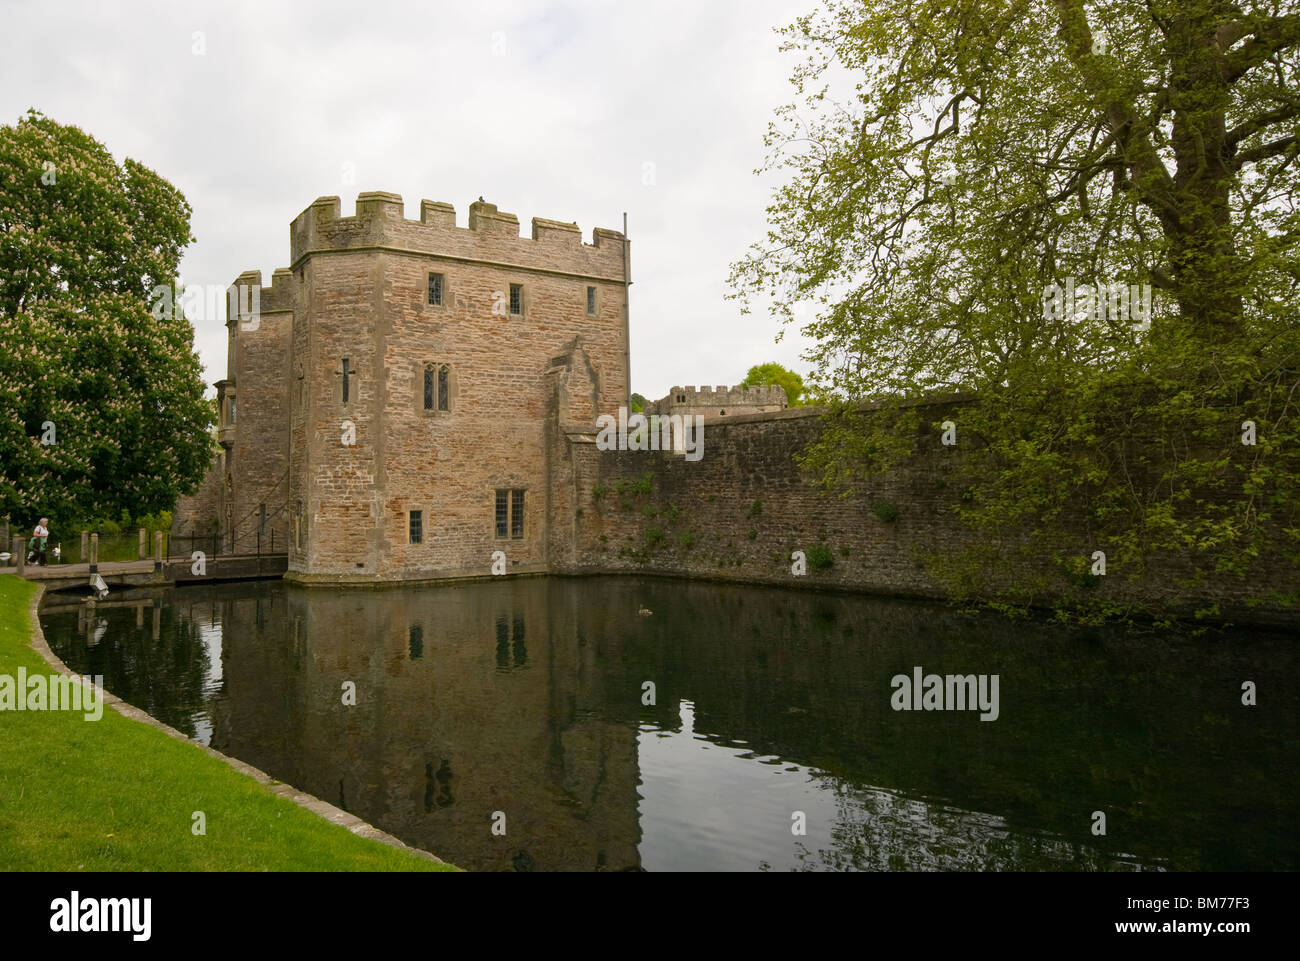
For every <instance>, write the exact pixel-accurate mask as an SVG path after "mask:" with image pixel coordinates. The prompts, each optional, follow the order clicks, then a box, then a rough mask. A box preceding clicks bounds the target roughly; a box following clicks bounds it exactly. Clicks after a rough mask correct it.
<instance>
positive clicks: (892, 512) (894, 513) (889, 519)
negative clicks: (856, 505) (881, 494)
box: [872, 501, 898, 524]
mask: <svg viewBox="0 0 1300 961" xmlns="http://www.w3.org/2000/svg"><path fill="white" fill-rule="evenodd" d="M872 509H873V510H874V511H875V513H876V516H877V517H878V518H880V519H881V520H882V521H884V522H885V523H886V524H891V523H893V522H894V521H896V520H898V505H896V504H893V503H891V502H889V501H876V504H875V507H874V508H872Z"/></svg>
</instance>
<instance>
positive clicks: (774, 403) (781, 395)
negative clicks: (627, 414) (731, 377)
mask: <svg viewBox="0 0 1300 961" xmlns="http://www.w3.org/2000/svg"><path fill="white" fill-rule="evenodd" d="M787 406H789V405H788V401H787V399H786V396H785V389H784V388H782V387H778V386H777V385H776V384H764V385H761V386H758V387H742V386H739V385H738V386H736V387H727V386H726V385H725V384H723V385H720V386H718V387H700V388H695V387H674V388H673V389H672V390H671V391H669V392H668V396H666V397H663V398H661V399H660V400H657V401H655V402H654V403H653V404H651V405H650V407H651V409H652V410H651V412H653V413H656V414H667V413H671V412H673V411H681V410H686V409H694V408H711V407H716V408H718V409H719V410H726V409H727V408H736V412H737V413H741V412H742V411H745V410H749V411H752V410H753V409H755V408H762V409H763V410H784V409H785V408H786V407H787Z"/></svg>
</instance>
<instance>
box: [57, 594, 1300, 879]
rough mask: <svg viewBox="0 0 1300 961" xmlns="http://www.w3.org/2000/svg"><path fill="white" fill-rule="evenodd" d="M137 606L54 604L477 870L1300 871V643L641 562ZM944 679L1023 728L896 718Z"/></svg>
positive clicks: (964, 717)
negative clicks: (707, 579)
mask: <svg viewBox="0 0 1300 961" xmlns="http://www.w3.org/2000/svg"><path fill="white" fill-rule="evenodd" d="M133 597H134V598H135V600H134V601H128V602H126V603H134V604H135V605H136V606H120V607H119V606H100V607H98V608H96V609H95V610H94V611H93V612H90V613H87V611H86V610H85V608H84V605H82V603H81V602H80V599H78V598H68V597H60V596H58V595H55V596H52V597H50V598H47V604H46V607H45V609H44V610H43V612H42V617H41V620H42V624H43V626H44V629H45V633H46V637H47V638H48V639H49V642H50V644H51V646H52V647H53V648H54V649H55V651H57V652H58V653H59V655H60V656H61V657H62V658H63V659H64V660H65V661H66V662H67V663H68V665H69V666H70V667H72V668H73V669H75V670H77V671H78V672H80V673H91V674H102V675H104V678H105V684H106V686H107V687H108V689H109V690H110V691H113V692H114V693H116V694H118V695H119V696H121V697H122V698H123V699H125V700H127V701H128V702H130V703H132V704H135V705H137V706H138V707H141V708H143V709H144V710H146V711H148V712H149V713H150V714H152V715H153V716H155V717H157V718H160V719H161V720H163V721H165V722H166V723H168V724H170V725H172V726H174V727H176V728H179V729H180V730H182V731H185V732H186V733H188V734H190V735H192V736H195V737H198V738H199V739H201V740H203V741H205V742H207V743H210V744H211V745H212V746H213V747H215V748H217V749H218V750H221V751H223V752H225V753H227V754H230V755H233V756H235V757H238V758H241V759H243V760H245V761H247V762H249V763H251V764H253V765H254V766H256V767H259V768H261V769H262V770H264V771H266V772H267V773H269V774H270V775H271V776H272V777H275V778H277V779H279V780H282V781H285V782H288V783H290V784H293V785H295V786H297V787H298V788H300V789H302V790H304V791H308V792H310V793H312V794H315V795H317V796H319V797H321V798H324V799H325V800H328V801H330V802H332V803H334V804H337V805H339V806H340V807H343V808H346V809H347V810H349V811H352V812H354V813H356V814H357V815H359V816H361V817H363V818H365V819H366V820H368V821H370V822H372V823H374V824H376V825H378V826H379V827H381V828H383V829H384V830H387V831H389V832H391V833H393V834H395V835H397V836H398V837H400V838H402V839H403V840H405V841H407V842H409V843H411V844H414V845H417V846H419V847H423V848H426V849H428V850H430V851H433V852H434V853H436V854H438V855H439V856H440V857H443V858H445V859H446V860H449V861H452V862H454V863H456V864H458V865H460V866H462V867H465V868H469V869H473V870H535V871H568V870H628V869H638V868H644V869H648V870H672V869H684V870H719V869H726V870H790V869H795V870H845V869H868V870H879V869H886V870H923V871H925V870H1075V869H1083V870H1166V869H1167V870H1194V871H1203V870H1210V871H1220V870H1242V869H1244V870H1275V869H1282V870H1295V869H1296V868H1297V867H1298V866H1300V839H1298V836H1297V827H1296V825H1297V818H1296V813H1297V806H1298V804H1297V800H1296V798H1297V793H1298V791H1297V789H1298V788H1300V771H1298V769H1297V765H1296V746H1297V743H1298V741H1300V738H1298V737H1297V734H1298V733H1300V730H1298V729H1300V710H1297V708H1298V707H1300V703H1298V697H1300V696H1298V695H1297V691H1296V688H1295V685H1294V683H1293V678H1294V677H1295V674H1296V668H1297V654H1296V645H1295V643H1294V640H1295V639H1294V637H1292V636H1284V635H1279V634H1269V635H1266V634H1260V633H1251V632H1244V631H1241V632H1228V633H1216V634H1212V635H1209V636H1203V637H1200V638H1190V637H1184V636H1177V635H1169V634H1154V635H1153V634H1141V635H1139V634H1130V633H1123V632H1112V631H1082V630H1070V629H1064V628H1060V627H1053V626H1044V625H1033V624H1023V623H1013V622H1008V621H1004V620H1001V619H998V618H994V617H988V616H980V617H975V616H967V615H961V614H958V613H955V612H952V611H950V610H948V609H946V608H944V607H941V606H933V605H922V604H913V603H906V602H899V601H888V600H880V599H874V598H864V597H849V596H835V595H817V594H811V593H801V592H793V591H780V590H771V589H763V588H752V587H731V586H719V585H714V584H699V583H690V582H684V581H683V582H675V581H665V580H640V579H634V578H593V579H523V580H510V581H493V582H483V583H475V584H469V585H465V586H458V587H444V588H408V589H393V590H383V591H346V590H319V589H317V590H307V589H302V588H294V587H289V586H286V585H283V584H279V583H268V582H261V583H253V584H230V585H212V586H205V587H187V588H182V589H175V590H168V591H158V592H155V593H153V594H137V595H133ZM642 608H645V609H648V610H649V611H651V612H652V613H651V614H650V615H648V616H639V615H638V610H640V609H642ZM918 665H919V666H921V667H922V668H923V669H924V672H925V673H926V674H929V673H932V672H933V673H937V674H963V675H964V674H976V675H979V674H985V675H994V674H996V675H998V678H999V684H998V694H999V703H998V717H997V719H996V720H991V721H981V720H980V718H979V712H978V711H969V710H953V711H896V710H894V709H893V708H892V707H891V697H892V695H893V693H894V691H893V688H892V687H891V678H892V677H893V676H894V675H897V674H905V675H907V676H908V677H909V678H910V677H911V675H912V672H913V668H914V667H916V666H918ZM1243 681H1253V682H1254V683H1255V684H1256V686H1257V689H1258V695H1257V697H1258V705H1257V706H1255V707H1247V706H1243V705H1242V703H1241V686H1242V682H1243ZM646 682H650V683H652V684H653V685H654V688H653V694H654V703H653V704H652V705H648V704H645V703H643V701H644V700H647V699H648V698H649V694H648V691H647V688H646V686H645V685H646ZM349 683H350V684H352V685H355V691H356V695H355V701H356V703H355V705H348V704H345V703H344V700H345V697H344V694H345V689H346V686H347V685H348V684H349ZM1095 811H1101V812H1104V814H1105V819H1106V823H1105V827H1106V833H1105V835H1104V836H1098V835H1095V834H1094V833H1093V824H1094V820H1093V812H1095ZM497 812H499V813H497ZM795 812H801V813H802V818H799V816H798V815H797V814H796V813H795ZM502 816H504V817H502ZM503 821H504V829H505V834H504V835H501V834H499V833H497V834H494V833H493V826H494V824H496V825H497V826H498V831H499V830H500V825H501V824H502V822H503ZM800 821H802V822H803V824H804V826H805V830H806V833H804V834H802V835H800V834H795V833H794V829H795V828H797V827H798V825H799V822H800Z"/></svg>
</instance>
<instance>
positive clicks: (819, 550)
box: [805, 544, 835, 571]
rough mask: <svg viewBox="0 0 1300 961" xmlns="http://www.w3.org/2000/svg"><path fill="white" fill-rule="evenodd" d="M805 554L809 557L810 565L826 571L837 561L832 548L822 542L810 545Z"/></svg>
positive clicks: (817, 569)
mask: <svg viewBox="0 0 1300 961" xmlns="http://www.w3.org/2000/svg"><path fill="white" fill-rule="evenodd" d="M805 556H806V557H807V558H808V566H809V567H811V568H812V569H813V570H815V571H824V570H826V568H828V567H830V566H831V565H832V564H834V563H835V558H834V557H832V556H831V552H830V548H828V547H826V546H824V545H822V544H818V545H816V546H815V547H810V548H809V549H808V553H807V554H806V555H805Z"/></svg>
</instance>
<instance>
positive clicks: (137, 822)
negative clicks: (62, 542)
mask: <svg viewBox="0 0 1300 961" xmlns="http://www.w3.org/2000/svg"><path fill="white" fill-rule="evenodd" d="M35 591H36V586H35V585H34V584H30V583H28V582H26V581H22V580H19V579H18V578H17V577H14V576H13V575H11V574H6V575H0V674H7V675H9V676H11V677H16V676H17V672H18V668H19V667H25V668H26V669H27V673H28V675H29V676H30V675H31V674H33V673H39V674H43V675H46V676H48V675H50V674H53V673H55V671H54V669H53V668H51V667H50V666H49V665H48V664H47V663H46V662H45V659H44V658H42V657H41V656H40V655H39V654H38V653H36V651H35V650H34V649H33V648H32V647H31V646H30V644H31V628H30V618H29V615H28V607H29V605H30V602H31V597H32V595H33V594H34V593H35ZM195 811H202V812H203V814H204V815H205V817H206V822H207V823H206V829H207V833H206V835H195V834H193V833H192V831H191V826H192V824H193V823H194V822H193V820H192V818H193V814H194V812H195ZM0 870H9V871H78V870H84V871H449V870H455V869H454V868H452V867H450V866H448V865H441V864H435V863H431V862H429V861H426V860H423V859H422V858H416V857H412V856H411V855H409V854H407V853H406V852H404V851H401V850H398V849H396V848H392V847H389V846H388V845H385V844H380V843H379V842H376V841H370V840H367V839H365V838H361V837H358V836H357V835H354V834H353V833H352V832H350V831H348V830H347V829H346V828H343V827H340V826H338V825H336V824H331V823H330V822H328V821H326V820H325V819H323V818H321V817H318V816H317V815H315V814H312V813H311V812H309V811H306V810H304V809H303V808H300V807H299V806H298V805H296V804H294V803H292V802H291V801H288V800H286V799H284V798H280V797H276V796H275V795H274V794H272V793H271V792H270V791H268V790H267V789H266V788H265V787H264V786H262V785H261V784H258V783H257V782H256V781H254V780H253V779H252V778H249V777H246V776H245V775H242V774H240V773H238V772H237V771H235V770H233V769H232V768H231V767H230V766H229V765H227V764H225V763H224V762H223V761H221V760H219V759H217V758H214V757H211V756H209V755H208V754H205V753H204V752H203V751H201V750H199V749H198V748H197V747H195V746H194V745H192V744H186V743H185V742H183V741H178V740H176V739H174V738H171V737H168V736H167V735H166V734H164V733H163V732H162V731H158V730H155V729H154V728H151V727H149V726H148V725H145V724H142V723H140V722H138V721H132V720H130V719H128V718H125V717H122V716H121V715H120V714H118V713H117V712H116V711H114V710H113V709H112V708H111V707H108V706H107V705H106V706H105V708H104V712H103V717H101V718H100V719H99V720H98V721H87V720H85V718H84V717H83V715H82V714H81V713H80V712H75V711H22V712H17V711H9V710H5V711H0Z"/></svg>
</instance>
